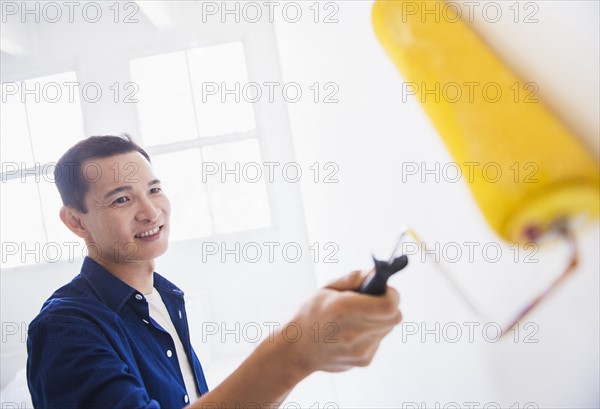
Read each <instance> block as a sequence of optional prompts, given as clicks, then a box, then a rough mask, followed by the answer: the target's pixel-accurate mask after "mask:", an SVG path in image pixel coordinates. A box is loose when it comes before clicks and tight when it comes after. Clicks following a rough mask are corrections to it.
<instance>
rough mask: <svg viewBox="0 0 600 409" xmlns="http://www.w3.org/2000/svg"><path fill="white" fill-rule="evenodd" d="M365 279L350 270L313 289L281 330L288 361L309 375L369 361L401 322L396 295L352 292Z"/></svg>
mask: <svg viewBox="0 0 600 409" xmlns="http://www.w3.org/2000/svg"><path fill="white" fill-rule="evenodd" d="M364 279H365V275H363V274H361V273H360V272H358V271H355V272H353V273H351V274H349V275H347V276H345V277H342V278H340V279H338V280H335V281H333V282H332V283H330V284H329V285H327V286H325V287H324V288H322V289H320V290H318V291H317V292H316V293H315V294H314V295H313V296H312V297H311V298H310V299H309V300H308V301H307V302H306V303H305V304H304V305H303V307H302V308H301V309H300V311H299V312H298V313H297V314H296V316H295V317H294V319H293V320H292V321H291V322H290V323H288V325H286V327H284V328H283V329H282V330H281V335H282V336H283V337H284V338H285V339H286V340H287V342H288V343H289V344H290V346H291V348H289V351H290V353H291V354H290V356H289V358H290V359H291V360H292V363H293V364H295V365H298V367H299V368H301V369H302V370H304V371H306V372H307V373H312V372H314V371H318V370H321V371H327V372H341V371H345V370H348V369H350V368H353V367H355V366H367V365H369V364H370V363H371V361H372V359H373V357H374V355H375V352H376V351H377V349H378V347H379V344H380V342H381V340H382V339H383V337H385V336H386V335H387V334H388V333H390V331H392V329H394V327H395V326H396V325H397V324H399V323H400V321H401V320H402V314H401V313H400V311H399V310H398V303H399V301H400V296H399V294H398V292H397V291H396V290H395V289H394V288H392V287H388V288H387V291H386V293H385V294H384V295H382V296H372V295H365V294H360V293H357V292H355V291H353V290H356V289H358V288H359V287H360V284H361V283H362V281H363V280H364Z"/></svg>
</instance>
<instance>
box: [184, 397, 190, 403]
mask: <svg viewBox="0 0 600 409" xmlns="http://www.w3.org/2000/svg"><path fill="white" fill-rule="evenodd" d="M183 401H184V402H185V403H188V402H189V401H190V398H189V397H188V396H187V395H184V397H183Z"/></svg>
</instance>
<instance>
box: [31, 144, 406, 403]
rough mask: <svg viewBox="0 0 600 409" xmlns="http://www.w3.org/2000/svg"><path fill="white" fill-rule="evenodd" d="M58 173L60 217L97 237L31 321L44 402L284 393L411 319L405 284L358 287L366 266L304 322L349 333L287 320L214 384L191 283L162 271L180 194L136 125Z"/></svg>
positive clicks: (35, 394) (36, 382) (82, 148)
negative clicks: (296, 333) (328, 335)
mask: <svg viewBox="0 0 600 409" xmlns="http://www.w3.org/2000/svg"><path fill="white" fill-rule="evenodd" d="M55 181H56V185H57V187H58V189H59V192H60V194H61V198H62V201H63V204H64V206H63V207H62V208H61V211H60V218H61V220H62V221H63V222H64V224H65V225H66V226H67V227H68V228H69V229H70V230H71V231H72V232H73V233H75V234H76V235H77V236H79V237H81V238H83V239H84V240H85V242H86V244H87V246H88V257H86V258H85V260H84V262H83V266H82V268H81V273H80V274H79V275H77V276H76V277H75V278H74V279H73V280H72V281H71V282H70V283H68V284H66V285H65V286H63V287H62V288H60V289H58V290H57V291H56V292H55V293H54V294H53V295H52V296H51V297H50V298H49V299H48V300H47V301H46V302H45V303H44V305H43V307H42V310H41V312H40V313H39V315H38V316H37V317H36V318H35V319H34V320H33V321H32V323H31V324H30V326H29V333H28V340H27V350H28V360H27V379H28V383H29V389H30V391H31V395H32V400H33V404H34V406H36V407H40V408H52V407H56V408H59V407H60V408H66V407H68V408H121V407H123V408H124V407H127V408H159V407H161V408H181V407H184V406H186V405H188V404H189V405H190V406H189V407H190V408H225V407H245V405H246V404H248V403H250V402H258V403H259V404H260V405H264V404H265V403H269V404H271V405H272V403H281V402H282V401H283V400H284V399H285V397H286V396H287V394H288V393H289V392H290V391H291V389H292V388H293V387H294V386H295V385H296V384H297V383H298V382H300V381H301V380H302V379H304V378H305V377H306V376H308V375H310V374H311V373H313V372H315V371H318V370H322V371H330V372H337V371H344V370H347V369H350V368H352V367H354V366H366V365H368V364H369V363H370V361H371V359H372V358H373V355H374V354H375V351H376V350H377V348H378V346H379V343H380V341H381V340H382V338H383V337H384V336H385V335H386V334H387V333H389V332H390V331H391V330H392V329H393V328H394V326H395V325H397V324H398V323H399V322H400V320H401V314H400V311H399V310H398V308H397V306H398V302H399V296H398V293H397V292H396V291H395V290H394V289H393V288H388V290H387V292H386V294H385V295H384V296H381V297H374V296H369V295H363V294H359V293H357V292H355V291H352V290H354V289H357V288H358V287H359V286H360V283H361V282H362V280H363V279H364V276H363V275H362V274H360V273H359V272H354V273H352V274H350V275H348V276H346V277H343V278H341V279H339V280H337V281H335V282H333V283H331V284H330V285H328V286H327V287H325V288H322V289H320V290H318V291H316V293H315V294H314V295H313V296H312V297H311V298H310V299H309V300H308V301H307V302H306V303H305V304H304V306H303V307H302V308H301V309H300V311H299V312H298V313H297V314H296V315H295V317H294V319H293V320H292V321H293V322H294V325H295V326H296V327H298V328H300V330H301V331H302V332H301V333H304V334H308V333H311V332H310V330H309V327H310V326H311V325H313V324H314V323H315V322H318V323H330V322H334V323H335V324H336V326H337V333H336V340H337V342H324V341H325V340H324V339H322V340H315V339H314V337H313V336H310V337H309V336H304V337H300V339H299V340H297V341H296V342H289V341H287V340H286V339H290V338H289V337H287V338H286V337H285V336H283V335H284V334H282V332H281V331H282V329H278V330H276V331H275V333H274V334H273V335H274V336H272V337H270V338H269V339H266V340H264V341H263V342H262V343H261V344H259V346H258V347H257V348H256V350H255V351H254V352H253V353H252V354H251V355H250V356H249V357H248V358H247V359H246V360H245V361H244V362H243V363H242V364H241V365H240V367H239V368H238V369H237V370H235V371H234V372H233V373H232V374H231V375H230V376H229V377H228V378H227V379H225V380H224V381H223V382H222V383H221V384H220V385H219V386H217V387H216V388H215V389H213V390H212V391H210V392H209V390H208V386H207V383H206V380H205V378H204V374H203V371H202V367H201V365H200V362H199V360H198V357H197V356H196V354H195V352H194V350H193V348H192V346H191V343H190V337H189V331H188V325H187V316H186V311H185V306H184V299H183V292H182V291H181V290H180V289H179V288H177V287H176V286H175V285H174V284H172V283H171V282H169V281H168V280H167V279H165V278H164V277H162V276H161V275H159V274H158V273H156V272H154V259H155V258H156V257H158V256H160V255H161V254H163V253H164V252H165V251H166V250H167V247H168V237H169V228H170V225H169V215H170V204H169V200H168V199H167V196H166V195H165V193H164V192H163V191H162V189H161V184H160V180H159V179H158V178H157V177H156V176H155V175H154V173H153V170H152V166H151V162H150V158H149V156H148V154H147V153H146V152H145V151H144V150H143V149H142V148H141V147H139V146H138V145H136V144H135V143H134V142H133V141H132V140H131V138H130V137H129V136H127V135H125V136H123V137H116V136H98V137H90V138H88V139H85V140H83V141H81V142H79V143H78V144H76V145H75V146H73V147H72V148H71V149H69V150H68V151H67V152H66V153H65V154H64V155H63V157H62V158H61V159H60V160H59V162H58V163H57V166H56V170H55ZM317 341H318V342H317Z"/></svg>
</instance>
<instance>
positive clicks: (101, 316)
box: [27, 257, 208, 409]
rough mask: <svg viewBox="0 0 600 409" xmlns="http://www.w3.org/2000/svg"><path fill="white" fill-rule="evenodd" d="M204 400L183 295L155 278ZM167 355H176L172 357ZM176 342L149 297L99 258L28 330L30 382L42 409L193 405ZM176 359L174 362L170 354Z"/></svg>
mask: <svg viewBox="0 0 600 409" xmlns="http://www.w3.org/2000/svg"><path fill="white" fill-rule="evenodd" d="M154 287H155V288H156V289H157V291H158V292H159V293H160V295H161V297H162V299H163V302H164V303H165V305H166V307H167V310H168V311H169V315H170V317H171V320H172V321H173V324H174V326H175V328H176V330H177V333H178V334H179V338H180V339H181V343H182V344H183V346H184V348H185V352H186V354H187V359H188V360H189V362H190V366H191V367H192V369H193V371H194V375H195V379H196V384H197V387H198V391H199V392H200V394H205V393H207V392H208V386H207V385H206V380H205V378H204V373H203V371H202V367H201V365H200V361H199V360H198V357H197V356H196V354H195V352H194V350H193V348H192V345H191V343H190V334H189V328H188V324H187V315H186V312H185V307H184V300H183V292H182V291H181V290H180V289H179V288H177V287H176V286H175V285H174V284H172V283H171V282H170V281H168V280H167V279H165V278H164V277H162V276H161V275H159V274H157V273H154ZM167 351H172V353H171V354H168V353H167ZM175 351H176V350H175V344H174V343H173V339H172V338H171V336H170V335H169V334H168V333H167V332H166V331H164V330H163V329H162V327H160V325H158V324H157V323H156V322H155V321H154V320H153V319H151V318H150V316H149V312H148V303H147V301H146V298H145V297H144V296H143V295H142V294H140V293H139V292H138V291H137V290H136V289H134V288H133V287H131V286H129V285H127V284H126V283H125V282H123V281H121V280H120V279H118V278H117V277H115V276H114V275H112V274H111V273H110V272H108V271H107V270H106V269H104V268H103V267H102V266H100V265H99V264H98V263H96V262H95V261H94V260H92V259H90V258H87V257H86V258H85V260H84V262H83V266H82V267H81V273H80V274H79V275H77V276H76V277H75V278H74V279H73V280H72V281H71V282H70V283H68V284H66V285H65V286H63V287H61V288H60V289H58V290H57V291H56V292H55V293H54V294H52V296H51V297H50V298H49V299H48V300H47V301H46V302H45V303H44V305H43V307H42V310H41V311H40V313H39V315H38V316H37V317H36V318H35V319H34V320H33V321H32V322H31V324H30V325H29V331H28V337H27V352H28V357H27V381H28V384H29V390H30V392H31V397H32V401H33V405H34V406H35V407H39V408H103V409H104V408H182V407H184V406H186V405H187V404H188V403H189V398H188V396H187V392H186V389H185V383H184V381H183V377H182V375H181V369H180V368H179V362H178V360H177V356H176V352H175ZM169 355H171V356H169Z"/></svg>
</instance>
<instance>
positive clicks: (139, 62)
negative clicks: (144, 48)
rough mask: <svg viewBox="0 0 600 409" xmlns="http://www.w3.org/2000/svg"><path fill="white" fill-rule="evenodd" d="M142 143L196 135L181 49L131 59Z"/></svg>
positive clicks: (190, 96)
mask: <svg viewBox="0 0 600 409" xmlns="http://www.w3.org/2000/svg"><path fill="white" fill-rule="evenodd" d="M130 66H131V78H132V80H133V81H134V82H135V83H136V84H137V85H138V87H139V91H138V93H137V95H138V100H139V102H138V103H137V109H138V116H139V121H140V131H141V133H142V139H143V141H144V144H145V145H147V146H150V145H159V144H164V143H171V142H177V141H184V140H189V139H195V138H196V137H197V131H196V124H195V121H194V104H193V101H192V93H191V91H190V82H189V74H188V69H187V63H186V57H185V53H184V52H178V53H172V54H164V55H159V56H154V57H148V58H140V59H135V60H132V61H131V63H130Z"/></svg>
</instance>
